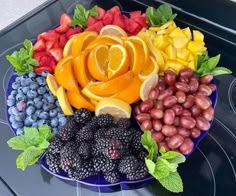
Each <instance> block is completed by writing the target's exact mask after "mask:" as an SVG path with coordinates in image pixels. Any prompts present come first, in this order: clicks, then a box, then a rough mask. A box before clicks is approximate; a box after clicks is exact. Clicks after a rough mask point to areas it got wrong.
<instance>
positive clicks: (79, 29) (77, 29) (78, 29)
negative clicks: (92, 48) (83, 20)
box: [73, 26, 82, 33]
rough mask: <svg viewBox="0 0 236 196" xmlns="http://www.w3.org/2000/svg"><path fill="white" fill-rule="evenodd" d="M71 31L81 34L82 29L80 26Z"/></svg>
mask: <svg viewBox="0 0 236 196" xmlns="http://www.w3.org/2000/svg"><path fill="white" fill-rule="evenodd" d="M73 29H74V30H75V31H76V33H81V32H82V28H81V27H80V26H77V27H73Z"/></svg>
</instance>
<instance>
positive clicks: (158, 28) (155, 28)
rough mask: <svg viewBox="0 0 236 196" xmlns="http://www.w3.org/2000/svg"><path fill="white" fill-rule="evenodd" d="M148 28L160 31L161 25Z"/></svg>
mask: <svg viewBox="0 0 236 196" xmlns="http://www.w3.org/2000/svg"><path fill="white" fill-rule="evenodd" d="M148 30H150V31H159V30H160V27H150V28H149V29H148Z"/></svg>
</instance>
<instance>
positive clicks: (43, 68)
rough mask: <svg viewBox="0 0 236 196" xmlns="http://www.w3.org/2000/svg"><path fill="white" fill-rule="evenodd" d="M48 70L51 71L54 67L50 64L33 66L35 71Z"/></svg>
mask: <svg viewBox="0 0 236 196" xmlns="http://www.w3.org/2000/svg"><path fill="white" fill-rule="evenodd" d="M45 71H47V72H50V73H53V72H54V69H53V68H52V67H51V66H47V67H43V66H36V67H34V72H35V73H42V72H45Z"/></svg>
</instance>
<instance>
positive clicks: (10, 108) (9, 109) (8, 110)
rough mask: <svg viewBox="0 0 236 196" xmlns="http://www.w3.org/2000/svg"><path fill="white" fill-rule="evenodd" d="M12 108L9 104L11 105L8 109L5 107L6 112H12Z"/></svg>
mask: <svg viewBox="0 0 236 196" xmlns="http://www.w3.org/2000/svg"><path fill="white" fill-rule="evenodd" d="M12 108H13V106H11V107H9V108H8V109H7V112H8V114H10V115H11V114H12Z"/></svg>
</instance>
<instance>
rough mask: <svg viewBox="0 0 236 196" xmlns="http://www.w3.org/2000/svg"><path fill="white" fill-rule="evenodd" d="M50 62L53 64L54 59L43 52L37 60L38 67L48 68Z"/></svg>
mask: <svg viewBox="0 0 236 196" xmlns="http://www.w3.org/2000/svg"><path fill="white" fill-rule="evenodd" d="M52 62H54V63H55V59H54V57H53V56H52V55H51V54H50V53H49V52H43V53H42V55H41V57H40V59H39V65H40V66H41V67H48V66H51V64H52Z"/></svg>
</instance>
